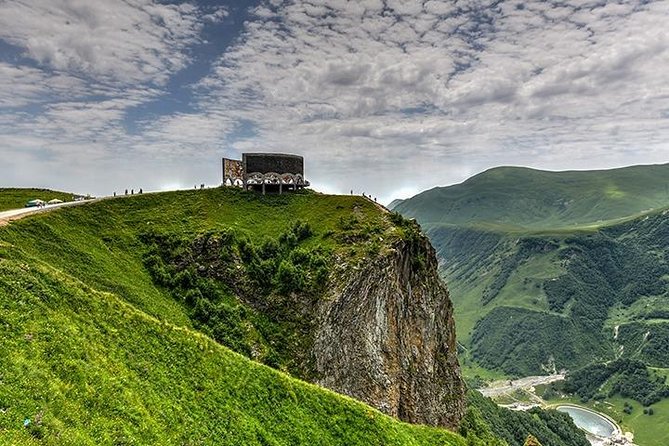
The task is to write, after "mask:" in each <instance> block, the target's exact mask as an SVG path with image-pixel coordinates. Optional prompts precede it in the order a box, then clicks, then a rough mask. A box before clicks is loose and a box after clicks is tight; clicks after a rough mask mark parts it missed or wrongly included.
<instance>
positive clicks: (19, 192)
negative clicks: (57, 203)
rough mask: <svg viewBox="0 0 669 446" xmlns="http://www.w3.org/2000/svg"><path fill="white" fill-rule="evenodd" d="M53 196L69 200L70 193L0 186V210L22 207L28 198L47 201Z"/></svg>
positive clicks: (70, 197) (70, 198)
mask: <svg viewBox="0 0 669 446" xmlns="http://www.w3.org/2000/svg"><path fill="white" fill-rule="evenodd" d="M54 198H57V199H59V200H63V201H71V200H72V194H71V193H68V192H58V191H54V190H49V189H14V188H0V212H2V211H6V210H9V209H18V208H22V207H23V206H25V204H26V203H27V202H28V201H30V200H34V199H40V200H44V201H49V200H53V199H54Z"/></svg>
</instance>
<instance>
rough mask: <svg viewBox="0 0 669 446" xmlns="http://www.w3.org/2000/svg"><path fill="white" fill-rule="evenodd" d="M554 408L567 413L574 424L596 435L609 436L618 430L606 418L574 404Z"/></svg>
mask: <svg viewBox="0 0 669 446" xmlns="http://www.w3.org/2000/svg"><path fill="white" fill-rule="evenodd" d="M556 409H557V410H558V411H560V412H565V413H568V414H569V415H570V416H571V418H572V419H573V420H574V424H575V425H576V426H578V427H580V428H581V429H583V430H584V431H586V432H589V433H591V434H593V435H597V436H598V437H603V438H610V437H612V436H613V434H615V433H616V432H617V431H618V429H617V427H616V426H615V425H614V424H613V423H611V422H610V421H609V420H608V419H606V418H605V417H603V416H601V415H599V414H597V413H595V412H592V411H590V410H587V409H581V408H579V407H575V406H560V407H557V408H556Z"/></svg>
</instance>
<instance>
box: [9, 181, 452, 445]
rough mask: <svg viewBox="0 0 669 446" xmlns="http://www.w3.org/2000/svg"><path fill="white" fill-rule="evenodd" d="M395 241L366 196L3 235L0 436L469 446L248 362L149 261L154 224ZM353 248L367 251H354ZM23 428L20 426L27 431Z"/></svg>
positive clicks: (217, 201) (92, 218) (90, 209)
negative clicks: (301, 229) (348, 233)
mask: <svg viewBox="0 0 669 446" xmlns="http://www.w3.org/2000/svg"><path fill="white" fill-rule="evenodd" d="M351 218H354V219H355V220H356V222H357V223H356V225H357V226H356V227H359V228H362V229H361V230H366V228H377V229H379V228H380V229H381V230H382V234H383V237H385V238H386V240H390V239H392V237H393V234H394V233H395V231H396V230H397V229H396V228H395V227H394V226H393V225H392V224H391V223H390V222H389V221H388V219H387V216H386V215H384V214H382V213H381V212H380V211H379V210H378V209H377V208H376V207H375V206H374V205H373V204H371V203H369V201H367V200H364V199H361V198H358V197H349V196H321V195H316V194H311V193H304V194H298V195H291V196H285V195H284V196H266V197H262V196H259V195H256V194H248V193H243V192H241V191H238V190H231V189H228V190H224V189H210V190H204V191H188V192H178V193H162V194H145V195H142V196H133V197H127V198H126V197H119V198H117V199H111V200H105V201H102V202H98V203H90V204H86V205H83V206H80V207H76V208H64V209H59V210H57V211H53V212H50V213H46V214H40V215H34V216H30V217H26V218H24V219H22V220H19V221H16V222H13V223H12V224H10V225H8V226H6V227H3V228H0V307H1V310H0V325H1V326H2V330H1V331H0V358H3V359H2V360H1V361H0V379H1V382H2V384H3V385H2V386H0V409H1V410H2V414H1V415H0V438H2V444H16V445H24V444H25V445H68V444H70V445H86V444H91V445H93V444H95V445H98V444H110V445H111V444H114V445H144V444H161V445H171V444H174V445H200V444H202V445H209V444H212V445H213V444H217V445H218V444H230V445H283V444H285V445H288V444H290V445H293V444H295V445H297V444H304V445H318V444H322V445H337V444H341V445H355V444H360V445H391V444H396V445H422V444H426V445H427V444H429V445H464V444H465V443H464V440H463V439H462V438H461V437H459V436H458V435H456V434H453V433H450V432H448V431H446V430H442V429H434V428H427V427H422V426H413V425H408V424H404V423H401V422H398V421H397V420H395V419H392V418H390V417H387V416H384V415H382V414H381V413H380V412H378V411H376V410H374V409H372V408H370V407H368V406H366V405H364V404H362V403H359V402H357V401H354V400H352V399H350V398H347V397H344V396H340V395H337V394H334V393H333V392H330V391H328V390H325V389H322V388H319V387H316V386H313V385H310V384H306V383H304V382H301V381H298V380H297V379H294V378H292V377H290V376H288V375H286V374H283V373H281V372H278V371H276V370H273V369H270V368H268V367H265V366H263V365H260V364H258V363H254V362H252V361H250V360H248V359H246V358H244V357H242V356H240V355H238V354H236V353H233V352H232V351H230V350H228V349H227V348H225V347H222V346H221V345H220V344H217V343H216V342H214V341H213V340H211V339H210V338H208V337H206V336H204V335H202V334H201V333H199V332H197V331H195V330H193V329H192V327H191V325H190V322H189V318H188V316H187V315H186V313H185V311H184V308H182V306H181V304H180V303H178V302H177V301H176V300H174V299H173V298H172V297H171V296H170V295H169V294H168V293H167V292H166V291H164V290H162V289H160V288H158V287H156V286H155V285H154V283H153V282H152V280H151V277H150V276H149V273H148V272H147V270H146V268H145V267H144V266H143V264H142V255H143V254H144V251H145V250H146V247H145V246H143V245H142V243H141V242H140V241H139V236H140V235H141V234H143V233H145V232H147V231H153V232H170V233H171V232H174V233H179V234H198V233H201V232H202V231H207V230H218V229H232V230H234V231H235V232H238V233H240V234H244V235H246V236H248V237H249V238H251V239H253V240H258V239H262V238H263V237H276V236H277V235H278V234H280V233H282V232H283V231H285V229H286V228H287V227H289V226H290V225H291V224H292V223H293V222H295V221H296V220H298V219H300V220H304V221H307V222H308V223H309V224H310V225H311V227H312V229H313V232H314V235H313V236H312V237H311V238H310V239H309V240H306V241H305V242H304V243H305V244H310V243H318V244H319V245H322V246H325V247H328V248H329V249H331V250H333V251H334V252H339V251H341V252H344V253H345V254H347V256H348V257H347V260H349V261H352V262H354V261H356V255H358V256H362V255H363V254H362V253H363V252H364V249H365V243H364V242H361V243H359V244H354V245H353V246H346V247H344V246H342V245H341V241H340V239H339V238H336V237H333V236H332V235H333V231H337V230H339V228H340V227H341V226H342V224H344V225H346V224H348V223H347V222H350V219H351ZM355 250H359V251H360V253H359V254H356V251H355ZM26 423H27V425H26Z"/></svg>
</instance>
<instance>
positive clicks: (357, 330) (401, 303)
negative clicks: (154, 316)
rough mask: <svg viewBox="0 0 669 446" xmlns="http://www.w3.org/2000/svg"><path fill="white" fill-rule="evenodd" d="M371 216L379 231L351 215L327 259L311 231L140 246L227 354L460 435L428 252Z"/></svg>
mask: <svg viewBox="0 0 669 446" xmlns="http://www.w3.org/2000/svg"><path fill="white" fill-rule="evenodd" d="M357 211H359V208H354V215H355V213H356V212H357ZM358 213H359V212H358ZM374 215H375V218H378V219H379V223H378V224H377V225H376V226H373V225H370V224H369V223H368V222H365V221H363V220H362V219H361V218H359V217H355V218H356V222H357V223H350V222H348V221H343V222H342V224H341V227H340V228H339V231H338V232H332V233H331V234H329V235H326V237H328V240H330V242H332V241H333V240H336V243H337V245H336V246H338V248H336V249H334V250H332V251H324V250H323V249H322V244H323V243H324V242H322V240H323V239H322V237H323V236H321V238H320V239H319V236H318V234H314V233H313V232H312V231H311V229H310V228H309V225H308V224H307V223H296V224H295V225H294V226H293V227H292V228H290V229H289V230H288V232H286V233H284V234H283V235H281V236H280V237H279V238H278V239H276V240H275V241H273V240H267V239H265V240H264V241H263V242H262V243H260V244H257V245H256V244H254V242H253V241H250V240H248V239H245V238H243V237H238V236H236V235H235V233H234V232H233V231H230V230H224V231H222V232H220V233H216V232H209V233H207V234H204V235H201V236H197V237H195V238H192V237H188V236H187V237H185V238H184V237H181V238H175V237H174V236H173V235H169V236H147V237H146V240H145V241H146V242H147V243H148V244H149V245H151V246H152V250H151V254H150V255H149V256H148V257H147V261H146V264H147V267H149V268H150V270H151V271H152V272H153V276H154V280H156V281H158V283H159V284H160V285H162V286H167V287H171V288H172V291H173V294H174V296H175V298H177V299H180V300H182V301H184V302H185V304H186V305H187V306H190V308H191V310H190V316H191V318H193V321H194V324H195V326H196V327H197V328H199V329H201V330H203V331H205V332H207V333H208V334H210V335H211V336H213V337H214V338H215V339H217V340H218V341H219V342H221V343H223V344H225V345H227V346H228V347H230V348H232V349H234V350H236V351H238V352H240V353H243V354H246V355H247V356H249V357H251V358H253V359H255V360H257V361H260V362H264V363H266V364H268V365H271V366H273V367H276V368H279V369H282V370H285V371H287V372H289V373H291V374H293V375H295V376H297V377H299V378H301V379H305V380H309V381H312V382H316V383H318V384H320V385H322V386H324V387H327V388H330V389H332V390H334V391H336V392H339V393H343V394H346V395H350V396H352V397H354V398H356V399H359V400H361V401H364V402H366V403H368V404H370V405H372V406H374V407H376V408H378V409H379V410H381V411H383V412H384V413H386V414H389V415H392V416H395V417H397V418H400V419H402V420H404V421H407V422H411V423H421V424H428V425H434V426H446V427H450V428H455V427H457V425H458V423H459V421H460V419H461V418H462V416H463V413H464V406H465V403H464V385H463V381H462V379H461V376H460V369H459V365H458V361H457V357H456V344H455V330H454V323H453V307H452V305H451V301H450V299H449V295H448V291H447V289H446V286H445V285H444V284H443V283H442V282H441V280H440V279H439V276H438V274H437V260H436V255H435V251H434V249H433V248H432V246H431V245H430V243H429V241H428V240H427V238H426V237H425V236H423V235H422V233H421V231H420V227H419V226H418V225H417V224H416V223H414V222H409V221H407V220H404V219H402V218H401V217H399V216H396V215H394V214H379V213H378V211H377V212H376V213H375V214H374ZM161 259H162V260H161Z"/></svg>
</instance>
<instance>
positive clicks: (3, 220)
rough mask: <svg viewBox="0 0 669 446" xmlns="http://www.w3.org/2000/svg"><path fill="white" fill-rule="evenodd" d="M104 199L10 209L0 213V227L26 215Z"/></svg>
mask: <svg viewBox="0 0 669 446" xmlns="http://www.w3.org/2000/svg"><path fill="white" fill-rule="evenodd" d="M105 198H108V197H105ZM105 198H96V199H94V200H82V201H68V202H65V203H59V204H48V205H46V206H45V207H43V208H37V207H33V208H21V209H12V210H9V211H3V212H0V226H3V225H6V224H7V223H9V222H10V221H12V220H18V219H20V218H23V217H26V216H28V215H33V214H39V213H40V212H49V211H52V210H54V209H59V208H63V207H68V206H80V205H82V204H86V203H93V202H96V201H100V200H104V199H105Z"/></svg>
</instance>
